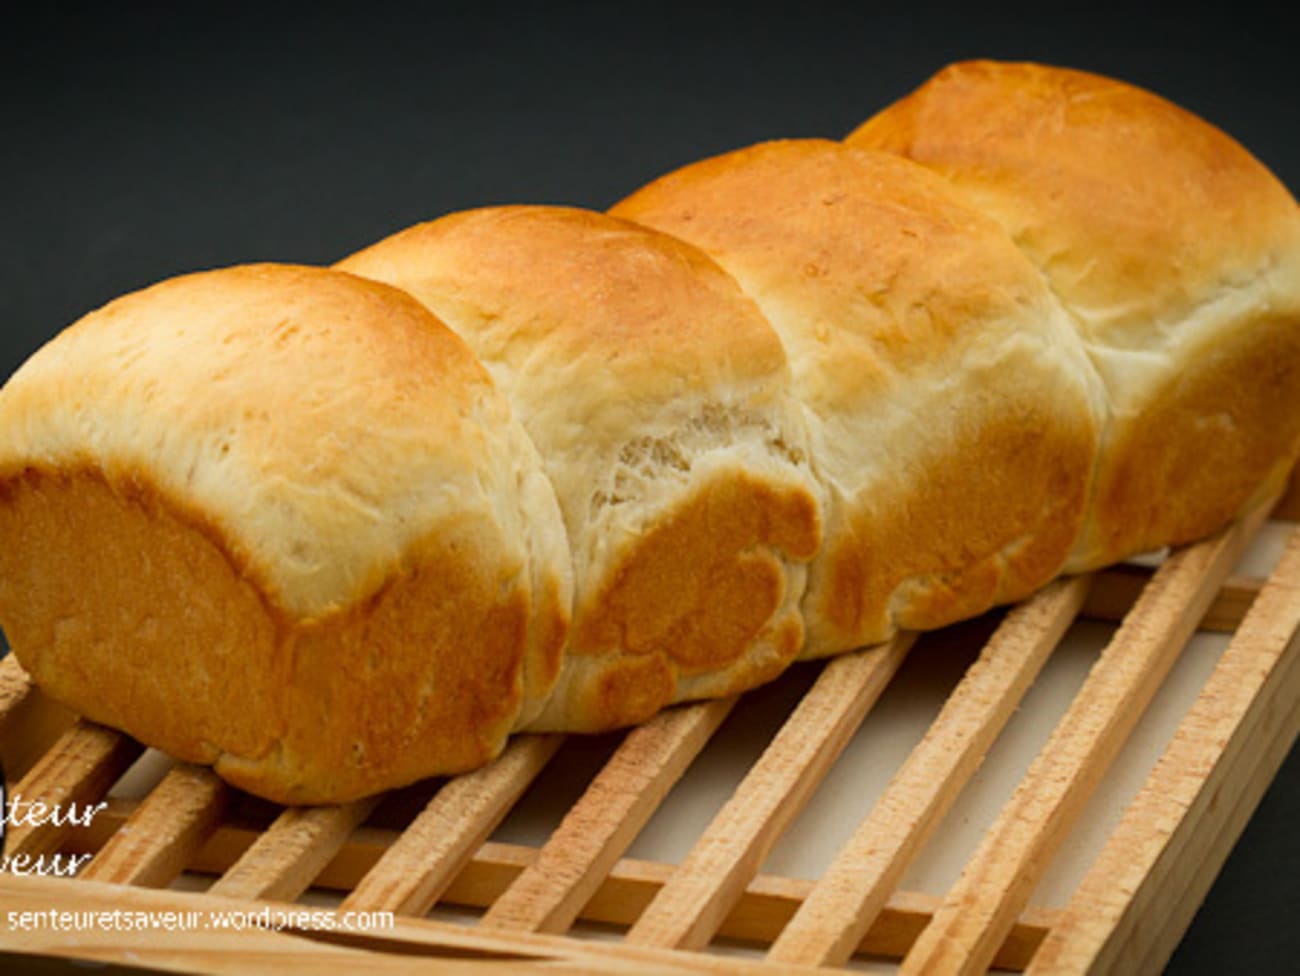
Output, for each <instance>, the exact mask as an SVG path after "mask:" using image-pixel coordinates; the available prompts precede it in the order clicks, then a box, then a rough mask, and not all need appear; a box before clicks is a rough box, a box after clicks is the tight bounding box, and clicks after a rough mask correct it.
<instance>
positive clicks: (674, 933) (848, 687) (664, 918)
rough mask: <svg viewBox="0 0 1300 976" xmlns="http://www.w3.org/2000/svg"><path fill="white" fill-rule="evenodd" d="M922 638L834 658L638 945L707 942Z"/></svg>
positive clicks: (665, 892)
mask: <svg viewBox="0 0 1300 976" xmlns="http://www.w3.org/2000/svg"><path fill="white" fill-rule="evenodd" d="M915 638H916V635H915V634H899V635H898V636H896V637H895V638H893V639H892V640H891V641H890V642H889V643H887V644H883V645H880V646H879V647H875V648H872V649H870V650H866V651H859V652H857V653H855V654H850V655H846V656H844V657H840V658H835V659H833V660H832V661H830V663H828V664H827V665H826V666H825V668H824V669H823V671H822V673H821V675H820V676H819V677H818V679H817V681H816V682H815V683H814V684H813V686H812V688H811V689H810V690H809V691H808V692H807V694H805V695H804V697H803V699H802V700H801V701H800V702H799V705H798V706H797V707H796V708H795V710H794V712H793V713H792V714H791V715H790V717H789V718H788V719H787V720H786V722H785V724H784V725H782V727H781V729H780V731H779V732H778V733H777V734H776V737H775V738H774V739H773V740H772V742H771V744H770V745H769V746H768V747H767V749H766V750H765V751H764V752H763V755H762V756H761V757H760V758H759V760H758V762H756V763H755V764H754V766H753V767H752V768H751V769H750V771H749V773H748V774H747V775H746V776H745V778H744V780H742V781H741V784H740V786H739V787H737V789H736V792H735V793H734V794H733V795H732V797H731V799H730V800H728V801H727V803H726V804H725V805H724V806H723V807H722V809H721V810H720V811H719V812H718V814H717V816H715V817H714V819H713V821H712V822H711V823H710V824H709V826H708V827H707V828H706V830H705V831H704V833H703V834H702V835H701V836H700V838H699V839H698V840H697V841H696V843H695V845H694V847H692V849H691V851H690V853H689V854H688V855H687V856H686V859H685V860H684V861H683V862H682V864H681V866H680V867H679V868H678V869H677V870H676V871H675V872H674V874H673V876H672V878H671V879H670V880H669V881H668V883H667V884H665V885H664V886H663V888H662V889H660V891H659V893H658V894H657V895H656V896H655V899H654V901H653V902H651V903H650V905H649V907H647V908H646V910H645V912H644V913H643V914H642V915H641V917H640V918H639V919H637V922H636V924H635V925H633V926H632V929H631V931H629V932H628V935H627V941H628V942H629V943H631V944H633V945H646V946H657V947H659V948H684V949H698V948H702V947H703V946H705V945H707V944H708V942H709V940H710V939H711V938H712V937H713V935H714V934H715V933H716V932H717V930H718V927H719V926H720V925H721V924H722V921H723V919H724V918H725V917H726V915H727V913H728V912H729V911H730V909H731V907H732V905H733V904H734V903H735V901H736V899H737V898H739V897H740V895H741V893H742V892H743V891H744V888H745V885H746V884H747V883H748V882H749V881H750V880H751V879H752V878H753V877H754V876H755V875H756V874H757V873H758V870H759V868H760V867H761V866H762V863H763V861H764V860H765V859H766V857H767V855H768V853H769V852H770V851H771V848H772V845H773V844H775V843H776V841H777V840H778V838H779V837H780V836H781V833H782V832H783V831H784V830H785V828H786V827H787V826H788V825H789V824H790V823H791V821H793V820H794V818H795V817H796V816H797V815H798V813H799V811H800V810H801V809H803V806H804V804H805V803H806V802H807V800H808V798H809V797H810V796H811V795H812V792H813V791H814V790H815V789H816V787H817V784H819V783H820V782H821V781H822V779H823V778H824V777H825V775H826V773H827V772H828V771H829V770H830V767H831V765H832V764H833V763H834V762H835V759H836V758H837V757H838V756H839V754H840V752H841V751H843V749H844V747H845V745H846V744H847V743H848V741H849V739H850V738H851V737H852V735H853V733H854V731H856V729H857V728H858V726H859V725H860V724H861V723H862V720H863V719H864V718H865V717H866V714H867V712H868V710H869V709H870V708H871V706H872V705H873V704H874V703H875V701H876V699H877V698H878V697H879V696H880V693H881V692H882V691H883V690H884V688H885V686H886V685H887V684H888V683H889V679H890V678H891V677H893V675H894V673H895V672H896V671H897V670H898V667H899V665H900V664H902V662H903V659H904V657H905V656H906V654H907V651H908V649H909V648H910V647H911V645H912V643H913V642H914V641H915Z"/></svg>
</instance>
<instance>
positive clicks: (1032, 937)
mask: <svg viewBox="0 0 1300 976" xmlns="http://www.w3.org/2000/svg"><path fill="white" fill-rule="evenodd" d="M136 806H137V804H136V803H135V801H131V800H114V801H112V802H110V804H109V807H108V809H107V810H105V811H104V812H103V814H101V815H100V816H99V817H98V818H96V820H95V821H94V823H93V824H92V825H91V828H90V829H89V830H84V831H77V832H75V833H74V834H73V835H72V836H70V837H69V839H68V844H67V848H68V850H70V851H72V852H74V853H91V852H94V851H95V850H97V849H99V847H101V846H102V845H103V844H104V843H106V841H107V838H109V837H111V836H112V834H113V832H114V831H115V830H116V829H117V828H118V827H120V826H121V824H122V823H124V822H125V820H126V818H127V817H128V816H129V815H130V813H131V812H132V811H133V810H134V809H135V807H136ZM259 836H260V832H259V830H258V828H257V827H255V826H251V825H241V824H236V823H224V824H222V825H221V826H220V827H218V828H217V830H216V832H215V833H214V834H213V835H212V837H211V838H209V840H208V842H207V843H206V844H204V845H203V847H202V848H201V849H200V850H199V851H198V852H197V853H196V854H195V858H194V861H193V863H192V864H191V865H190V868H191V870H193V871H195V872H198V873H201V874H216V875H220V874H222V873H223V872H225V871H227V870H229V868H230V866H231V865H232V864H234V863H235V862H236V861H237V860H238V859H239V858H240V857H241V856H242V855H243V854H244V852H245V851H247V850H248V849H249V848H251V847H252V846H253V845H254V844H255V843H256V842H257V838H258V837H259ZM399 836H400V834H399V832H398V831H395V830H387V829H380V828H373V827H360V828H358V829H357V830H356V831H354V832H353V833H352V835H351V836H350V837H349V838H348V839H347V841H346V842H345V843H344V845H343V847H342V848H341V849H340V850H339V852H338V853H337V854H336V855H335V856H334V858H333V859H332V860H331V861H330V863H329V864H327V865H326V866H325V868H324V869H323V870H322V871H321V873H320V874H319V875H318V876H317V878H316V880H315V883H314V884H315V887H317V888H320V889H321V890H322V891H338V892H348V891H351V890H352V888H353V887H355V886H356V884H357V883H358V882H359V881H360V880H361V878H363V877H364V876H365V874H366V873H367V872H368V871H369V870H370V869H371V868H373V867H374V865H375V864H377V863H378V862H379V859H380V858H381V857H383V855H384V852H385V851H387V850H388V849H389V848H390V847H391V846H392V845H393V844H394V843H396V842H397V839H398V838H399ZM538 853H539V852H538V850H537V849H536V848H533V847H526V846H523V845H519V844H501V843H494V842H491V841H489V842H487V843H485V844H483V846H482V847H480V848H479V849H478V851H476V852H475V854H474V856H473V857H472V858H471V859H470V860H469V862H468V863H466V864H465V866H464V867H463V868H462V869H461V871H460V873H459V874H457V875H456V878H455V880H454V881H452V883H451V884H450V885H449V886H448V887H447V889H446V891H445V892H444V893H443V895H442V897H441V898H440V899H439V900H440V901H441V902H443V903H445V904H448V905H457V906H461V907H466V908H475V909H482V908H489V907H491V906H492V905H493V904H494V903H495V902H496V900H497V899H498V898H500V897H501V895H502V893H503V892H505V891H507V890H508V889H509V888H510V886H511V885H512V884H514V883H515V881H516V880H517V879H518V878H519V877H520V875H522V874H523V872H524V871H526V870H527V869H528V868H529V867H531V866H532V865H534V864H535V863H536V862H537V858H538ZM673 870H674V867H673V865H670V864H663V863H660V862H657V861H646V860H640V859H635V858H622V859H620V860H619V861H618V862H617V863H616V864H615V865H614V866H613V868H611V869H610V871H609V872H608V874H607V875H606V877H605V878H604V879H603V880H602V881H601V883H600V886H599V887H598V888H597V889H596V891H595V893H594V894H593V895H592V897H591V898H590V900H588V902H587V903H586V904H585V905H584V906H583V908H582V911H581V912H580V914H579V919H580V920H581V921H587V922H598V923H603V924H608V925H615V926H621V927H627V926H630V925H631V924H632V923H633V922H635V921H636V920H637V918H639V917H640V915H641V913H642V912H643V911H644V910H645V908H646V906H647V905H649V904H650V902H651V901H653V900H654V897H655V895H656V894H657V893H658V892H659V890H660V889H661V888H662V887H663V886H664V884H665V883H666V882H667V881H668V879H669V878H670V877H672V873H673ZM812 887H813V882H811V881H805V880H803V879H800V878H784V877H779V876H775V875H764V874H760V875H758V876H757V877H755V878H754V879H753V880H752V881H751V882H750V883H749V884H748V885H747V886H746V888H745V890H744V892H743V893H742V894H741V896H740V898H739V900H738V901H737V902H736V904H735V905H734V906H733V908H732V910H731V912H730V913H729V914H728V915H727V917H726V919H724V920H723V922H722V925H721V926H720V927H719V929H718V935H719V936H720V937H724V938H728V939H733V940H738V941H741V942H746V943H753V944H755V945H760V946H767V945H770V944H771V942H772V940H773V939H774V938H776V936H777V934H778V933H779V932H780V931H781V930H782V929H783V928H784V927H785V925H786V924H787V923H788V922H789V920H790V918H791V917H792V916H793V915H794V913H795V911H796V910H797V909H798V907H799V905H800V903H802V901H803V900H804V898H806V897H807V895H808V893H809V892H810V891H811V890H812ZM938 905H939V899H938V898H936V897H935V896H933V895H926V894H921V893H918V892H907V891H901V892H894V893H893V894H892V895H890V898H889V901H888V902H887V903H886V905H885V907H884V909H883V910H882V911H881V913H880V915H879V917H878V918H877V919H876V922H875V924H874V925H873V926H872V928H871V930H870V931H869V932H868V933H867V934H866V936H865V937H864V938H863V940H862V944H861V945H860V946H859V951H861V952H869V953H873V954H875V955H880V956H889V957H895V958H898V957H901V956H902V955H903V954H904V953H905V952H906V951H907V950H908V948H909V947H910V946H911V945H912V942H913V941H914V940H915V938H916V936H917V935H918V934H919V933H920V931H921V930H922V929H923V928H924V927H925V925H926V924H927V923H928V922H929V920H930V917H931V914H932V913H933V911H934V910H935V909H936V908H937V907H938ZM1056 914H1057V913H1056V912H1054V911H1051V910H1048V909H1044V908H1039V907H1035V906H1030V907H1028V908H1026V909H1025V911H1024V913H1022V915H1021V917H1020V919H1019V920H1018V921H1017V923H1016V924H1015V925H1014V926H1013V927H1012V931H1011V933H1010V934H1009V935H1008V936H1007V939H1006V941H1005V942H1004V943H1003V945H1002V947H1001V949H1000V950H999V951H998V955H997V956H996V957H995V963H996V965H998V966H1001V967H1005V968H1008V969H1023V968H1024V966H1025V965H1026V964H1027V963H1028V961H1029V958H1030V956H1031V955H1032V954H1033V950H1034V949H1035V948H1037V946H1038V944H1039V943H1040V942H1041V941H1042V939H1043V937H1044V936H1045V935H1046V933H1047V931H1048V929H1049V928H1051V926H1052V925H1053V924H1054V920H1055V918H1056Z"/></svg>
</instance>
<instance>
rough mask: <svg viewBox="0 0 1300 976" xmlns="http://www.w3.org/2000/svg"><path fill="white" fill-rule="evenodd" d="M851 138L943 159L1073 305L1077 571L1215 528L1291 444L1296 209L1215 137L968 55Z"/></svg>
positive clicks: (1108, 83)
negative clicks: (1082, 466) (1103, 417)
mask: <svg viewBox="0 0 1300 976" xmlns="http://www.w3.org/2000/svg"><path fill="white" fill-rule="evenodd" d="M848 142H849V143H850V144H852V145H859V146H864V147H870V148H875V149H883V150H888V151H891V152H896V153H900V154H903V155H905V156H907V157H909V158H911V159H914V160H916V161H918V162H920V163H923V164H924V165H926V166H927V167H930V168H932V169H933V170H934V171H936V172H938V173H940V174H942V175H943V176H944V177H946V178H947V179H949V180H950V181H951V182H952V184H953V185H954V186H955V187H957V188H959V189H960V190H961V191H962V192H963V193H965V194H966V196H967V198H968V199H969V200H970V201H971V202H972V203H973V204H974V205H975V206H977V207H978V208H979V209H981V210H983V211H984V212H986V213H988V214H989V215H991V216H992V217H994V218H995V219H997V220H998V221H999V222H1000V223H1002V224H1003V226H1004V227H1006V229H1007V230H1008V232H1009V233H1011V234H1012V236H1013V237H1014V238H1015V240H1016V243H1017V244H1018V245H1019V246H1020V247H1021V248H1022V249H1023V250H1024V252H1025V253H1026V254H1027V255H1028V256H1029V257H1030V258H1031V259H1032V260H1033V261H1034V262H1035V264H1036V265H1037V266H1038V267H1039V268H1040V269H1041V271H1042V273H1043V274H1044V275H1045V277H1046V278H1047V280H1048V281H1049V282H1050V284H1051V287H1052V288H1053V290H1054V291H1055V292H1056V294H1058V295H1059V296H1060V297H1061V299H1062V301H1063V302H1064V304H1065V306H1066V308H1067V309H1068V310H1069V311H1070V312H1071V314H1072V316H1073V318H1074V321H1075V323H1076V325H1077V327H1078V329H1079V330H1080V334H1081V335H1082V336H1083V338H1084V339H1085V341H1086V342H1087V343H1088V347H1089V351H1090V353H1091V355H1092V357H1093V359H1094V361H1095V363H1096V364H1097V367H1098V370H1099V373H1100V375H1101V377H1102V379H1103V381H1104V382H1105V384H1106V387H1107V392H1108V399H1109V403H1110V412H1111V421H1110V424H1109V426H1108V429H1107V432H1106V436H1105V440H1104V442H1103V445H1102V449H1101V452H1100V455H1099V463H1098V473H1097V494H1096V501H1095V504H1094V506H1093V507H1092V509H1091V511H1090V513H1089V519H1088V523H1087V526H1086V528H1085V532H1084V534H1083V536H1082V537H1081V539H1080V542H1079V544H1078V546H1077V548H1076V551H1075V553H1074V555H1073V557H1072V559H1071V562H1070V568H1071V569H1073V570H1078V569H1086V568H1091V567H1095V566H1100V565H1105V564H1107V563H1110V562H1114V561H1116V560H1118V559H1121V558H1124V557H1125V556H1128V555H1131V554H1133V553H1135V552H1141V551H1143V550H1146V549H1151V548H1159V547H1161V546H1164V545H1168V544H1174V543H1179V542H1185V541H1188V540H1191V539H1194V538H1198V537H1200V536H1203V535H1205V534H1207V533H1208V532H1211V531H1214V530H1215V529H1216V528H1218V527H1219V526H1221V525H1223V524H1224V523H1225V522H1226V521H1228V520H1229V519H1230V518H1232V517H1233V516H1234V515H1236V514H1238V513H1239V512H1240V511H1241V510H1242V508H1243V506H1244V505H1247V504H1249V503H1250V500H1251V499H1253V497H1254V496H1255V494H1256V493H1257V491H1258V490H1259V487H1260V485H1261V484H1263V483H1264V482H1265V481H1266V480H1268V479H1269V477H1270V476H1272V475H1273V474H1275V472H1276V471H1277V470H1278V469H1280V468H1281V467H1285V466H1287V465H1288V464H1290V463H1291V461H1292V460H1293V459H1294V458H1295V456H1296V452H1297V450H1300V407H1297V404H1298V403H1300V397H1297V389H1296V381H1295V377H1294V370H1293V368H1292V365H1291V364H1294V363H1296V361H1297V359H1300V209H1298V208H1297V206H1296V204H1295V201H1294V200H1293V199H1292V197H1291V196H1290V194H1289V193H1288V192H1287V191H1286V189H1285V187H1283V186H1282V185H1281V184H1280V183H1279V182H1278V181H1277V180H1276V179H1275V178H1274V177H1273V175H1272V174H1271V173H1269V172H1268V170H1267V169H1266V168H1265V167H1264V166H1263V164H1261V163H1260V162H1259V161H1258V160H1257V159H1255V158H1254V157H1252V156H1251V155H1250V153H1249V152H1247V151H1246V150H1245V149H1244V148H1243V147H1242V146H1240V145H1239V144H1238V143H1237V142H1235V141H1234V140H1233V139H1232V138H1230V137H1229V136H1228V135H1226V134H1225V133H1223V132H1221V131H1220V130H1218V129H1217V128H1215V127H1214V126H1212V125H1210V124H1209V123H1207V122H1206V121H1204V120H1203V119H1200V118H1197V117H1196V116H1194V115H1192V114H1191V113H1189V112H1187V111H1185V110H1183V109H1181V108H1179V107H1178V106H1175V105H1173V104H1171V103H1170V102H1168V101H1166V100H1165V99H1163V98H1160V97H1159V96H1156V95H1154V94H1152V93H1150V92H1147V91H1144V90H1142V89H1140V88H1137V87H1135V86H1132V85H1128V84H1125V83H1123V82H1120V81H1117V80H1115V79H1111V78H1104V77H1100V76H1098V75H1094V74H1089V73H1086V72H1081V71H1073V70H1068V69H1062V68H1053V67H1049V66H1044V65H1037V64H1025V63H998V62H991V61H976V62H966V63H961V64H956V65H953V66H950V67H949V68H946V69H945V70H943V71H941V72H939V73H938V74H937V75H935V76H934V77H933V78H932V79H930V80H929V81H928V82H926V83H925V84H924V85H922V86H921V87H920V88H919V89H917V90H916V91H915V92H913V93H912V94H910V95H908V96H907V97H905V98H903V99H901V100H900V101H899V102H897V103H896V104H895V105H893V106H891V107H889V108H888V109H886V110H885V111H883V112H881V113H879V114H878V115H876V116H875V117H874V118H872V119H870V120H868V121H867V122H866V123H864V124H863V125H862V126H861V127H859V128H858V129H857V130H856V131H855V132H854V133H853V134H852V135H850V136H849V138H848Z"/></svg>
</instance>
